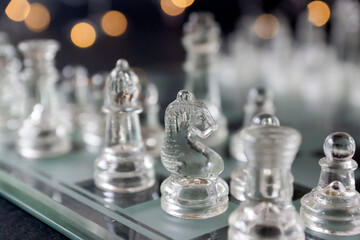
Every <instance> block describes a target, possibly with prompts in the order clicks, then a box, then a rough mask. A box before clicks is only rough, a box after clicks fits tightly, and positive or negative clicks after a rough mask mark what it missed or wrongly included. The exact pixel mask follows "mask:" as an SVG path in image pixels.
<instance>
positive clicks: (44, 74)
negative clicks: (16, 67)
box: [16, 40, 71, 158]
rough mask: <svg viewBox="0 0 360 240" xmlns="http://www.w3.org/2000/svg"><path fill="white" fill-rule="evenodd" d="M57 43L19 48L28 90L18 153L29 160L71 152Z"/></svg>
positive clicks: (24, 44)
mask: <svg viewBox="0 0 360 240" xmlns="http://www.w3.org/2000/svg"><path fill="white" fill-rule="evenodd" d="M59 48H60V45H59V43H58V42H57V41H55V40H27V41H23V42H21V43H20V44H19V50H20V51H21V52H22V53H23V55H24V66H25V69H24V70H23V71H22V73H21V78H22V81H23V84H24V86H25V88H26V106H25V116H26V119H25V120H24V121H23V123H22V125H21V127H20V128H19V130H18V139H17V142H16V145H17V150H18V151H19V153H20V154H21V155H22V156H23V157H26V158H49V157H56V156H60V155H63V154H65V153H68V152H69V151H70V150H71V138H70V134H69V129H68V128H67V127H66V125H65V124H64V121H63V118H62V116H61V108H60V103H59V95H58V91H57V89H56V87H55V85H56V82H57V81H58V78H59V74H58V71H57V69H56V67H55V60H54V58H55V55H56V52H57V51H58V50H59Z"/></svg>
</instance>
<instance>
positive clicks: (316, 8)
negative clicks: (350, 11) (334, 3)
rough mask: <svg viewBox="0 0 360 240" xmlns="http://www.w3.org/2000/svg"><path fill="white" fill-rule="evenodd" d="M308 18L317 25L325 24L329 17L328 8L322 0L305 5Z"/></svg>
mask: <svg viewBox="0 0 360 240" xmlns="http://www.w3.org/2000/svg"><path fill="white" fill-rule="evenodd" d="M307 10H308V20H309V21H310V22H311V23H312V24H314V25H315V26H317V27H321V26H323V25H325V24H326V23H327V22H328V21H329V18H330V8H329V6H328V5H327V4H326V3H324V2H322V1H313V2H311V3H309V4H308V5H307Z"/></svg>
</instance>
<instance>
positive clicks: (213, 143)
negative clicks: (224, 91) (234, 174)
mask: <svg viewBox="0 0 360 240" xmlns="http://www.w3.org/2000/svg"><path fill="white" fill-rule="evenodd" d="M182 42H183V46H184V48H185V50H186V62H185V64H184V69H185V72H186V83H185V89H187V90H189V91H191V92H193V93H194V95H195V96H197V98H198V100H199V101H201V102H203V103H205V105H206V106H207V107H208V109H209V110H210V112H211V115H212V117H213V118H214V119H215V121H216V122H217V124H218V126H219V130H218V131H216V132H214V134H212V135H211V136H210V137H208V138H207V139H206V140H205V143H206V144H207V145H209V146H210V147H212V148H215V149H216V150H218V151H223V150H224V149H225V143H226V141H227V137H228V129H227V120H226V118H225V116H224V114H223V113H222V110H221V97H220V91H219V85H218V71H217V67H216V62H217V59H218V56H217V53H218V51H219V48H220V27H219V25H218V24H217V23H216V22H215V20H214V16H213V15H212V14H211V13H208V12H201V13H192V14H191V15H190V17H189V22H188V23H186V24H185V25H184V36H183V39H182Z"/></svg>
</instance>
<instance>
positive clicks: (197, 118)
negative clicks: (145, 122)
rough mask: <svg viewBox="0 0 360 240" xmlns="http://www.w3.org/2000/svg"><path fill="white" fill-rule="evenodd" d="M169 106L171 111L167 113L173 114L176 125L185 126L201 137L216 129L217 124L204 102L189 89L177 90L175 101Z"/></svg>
mask: <svg viewBox="0 0 360 240" xmlns="http://www.w3.org/2000/svg"><path fill="white" fill-rule="evenodd" d="M170 106H171V108H170V109H171V111H169V112H167V114H174V115H175V116H176V118H177V124H178V125H182V126H185V127H187V128H188V130H189V131H192V132H193V133H194V134H196V135H198V136H199V137H201V138H206V137H207V136H208V135H209V134H210V133H211V132H213V131H215V130H216V129H217V124H216V122H215V120H214V118H213V117H212V116H211V114H210V111H209V109H208V108H207V107H206V106H205V104H203V103H201V102H198V101H197V100H196V99H195V96H194V94H192V93H191V92H190V91H187V90H181V91H179V93H178V94H177V97H176V101H175V102H173V103H172V104H171V105H170Z"/></svg>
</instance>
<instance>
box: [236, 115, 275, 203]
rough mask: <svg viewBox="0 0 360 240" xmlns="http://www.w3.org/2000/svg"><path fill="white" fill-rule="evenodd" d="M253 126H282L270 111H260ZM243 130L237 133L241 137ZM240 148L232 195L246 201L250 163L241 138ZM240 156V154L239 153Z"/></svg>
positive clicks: (253, 121)
mask: <svg viewBox="0 0 360 240" xmlns="http://www.w3.org/2000/svg"><path fill="white" fill-rule="evenodd" d="M251 125H252V126H280V121H279V119H278V118H277V117H275V116H274V115H271V114H268V113H259V114H258V115H256V116H255V117H253V119H252V123H251ZM241 133H242V131H240V132H239V133H237V134H238V135H239V137H240V136H241ZM237 144H238V145H237V146H238V148H241V150H242V154H243V155H241V156H242V158H241V164H240V166H239V167H238V168H237V169H236V170H235V171H233V172H232V174H231V182H230V193H231V195H232V196H233V197H234V198H236V199H237V200H239V201H245V188H246V185H247V179H248V177H247V174H248V170H247V168H248V164H247V160H246V156H245V153H244V152H243V151H244V149H243V144H242V142H241V139H239V142H238V143H237ZM239 156H240V155H239Z"/></svg>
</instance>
